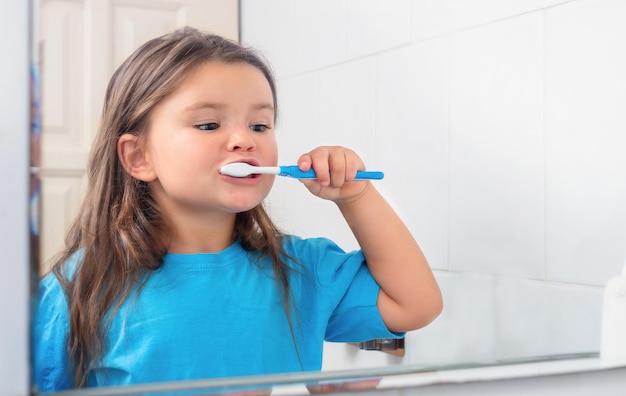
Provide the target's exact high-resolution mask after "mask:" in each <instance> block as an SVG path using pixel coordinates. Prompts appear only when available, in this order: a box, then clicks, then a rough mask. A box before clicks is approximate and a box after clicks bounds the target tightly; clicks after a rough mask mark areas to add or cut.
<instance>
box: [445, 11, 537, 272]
mask: <svg viewBox="0 0 626 396" xmlns="http://www.w3.org/2000/svg"><path fill="white" fill-rule="evenodd" d="M542 37H543V15H542V14H540V13H534V14H528V15H524V16H522V17H519V18H513V19H508V20H504V21H501V22H498V23H493V24H489V25H485V26H481V27H479V28H476V29H471V30H467V31H463V32H461V33H459V34H456V35H454V36H453V37H452V38H451V45H450V47H451V48H450V104H449V105H450V176H449V183H450V233H449V241H450V269H452V270H464V271H477V272H485V273H493V274H501V275H509V276H520V277H524V278H533V279H542V278H543V276H544V246H543V240H544V235H543V214H544V209H543V185H544V181H543V128H542V127H543V89H542V88H543V73H542V66H543V40H542Z"/></svg>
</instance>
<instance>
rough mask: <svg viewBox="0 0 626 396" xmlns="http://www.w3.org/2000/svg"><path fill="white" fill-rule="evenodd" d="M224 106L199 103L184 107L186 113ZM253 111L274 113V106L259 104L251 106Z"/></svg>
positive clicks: (222, 106) (222, 105)
mask: <svg viewBox="0 0 626 396" xmlns="http://www.w3.org/2000/svg"><path fill="white" fill-rule="evenodd" d="M224 107H226V105H224V104H221V103H209V102H200V103H194V104H192V105H190V106H187V107H185V110H186V111H194V110H202V109H217V110H219V109H223V108H224ZM252 109H253V110H271V111H272V112H274V105H273V104H271V103H259V104H256V105H254V106H252Z"/></svg>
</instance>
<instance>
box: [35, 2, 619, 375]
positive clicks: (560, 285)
mask: <svg viewBox="0 0 626 396" xmlns="http://www.w3.org/2000/svg"><path fill="white" fill-rule="evenodd" d="M95 3H98V4H95ZM148 3H151V2H150V1H143V2H141V5H128V4H126V3H124V5H121V3H116V2H94V4H91V3H90V4H89V5H87V4H86V3H82V2H75V1H61V0H57V1H43V0H42V1H41V7H42V12H41V17H42V45H43V48H44V49H43V56H42V62H43V67H42V71H43V76H42V81H43V92H42V93H43V111H42V115H43V124H42V128H43V139H44V142H43V144H44V147H43V161H44V163H43V166H44V174H43V175H44V178H43V188H44V198H43V199H44V202H43V216H44V217H43V218H44V220H43V221H44V223H43V233H44V235H43V238H44V241H43V243H44V252H43V255H44V257H45V256H48V255H49V254H50V252H51V251H54V250H56V249H57V247H58V246H57V245H56V244H57V242H59V241H60V240H61V239H62V237H61V235H62V233H63V231H62V230H63V229H64V227H65V226H66V224H67V223H68V222H69V219H70V218H71V213H70V209H71V208H73V207H74V206H75V205H76V202H77V200H78V197H79V195H80V179H81V177H82V174H83V166H84V160H85V158H86V153H87V151H88V147H89V141H90V138H91V136H92V133H93V132H94V131H95V129H96V126H97V119H98V115H99V111H100V107H101V102H100V101H101V98H102V97H103V93H104V85H100V81H101V80H99V79H97V78H96V77H98V78H100V79H101V78H103V77H105V80H106V79H108V76H109V75H110V73H111V72H112V70H113V67H114V65H116V64H117V63H118V62H119V61H120V60H121V59H122V58H123V57H124V55H125V54H127V53H128V52H130V50H131V49H132V48H131V47H132V45H134V44H139V43H141V42H143V41H144V39H146V38H148V37H150V36H154V35H156V34H159V33H160V31H156V30H155V31H145V32H144V31H142V32H140V31H138V30H136V27H137V26H138V25H139V24H138V23H136V21H139V20H141V18H148V17H149V18H154V20H156V21H159V22H160V23H151V24H146V26H159V27H165V28H166V30H167V28H170V27H173V26H175V25H177V24H179V22H180V21H181V20H184V17H185V15H186V16H187V17H191V15H193V13H184V12H182V11H181V8H180V7H183V8H184V6H181V5H180V4H181V2H176V3H175V4H174V2H173V1H172V2H171V3H170V2H163V1H158V2H157V1H155V2H154V3H155V4H156V6H155V7H156V8H155V9H153V10H151V11H150V12H146V7H147V6H146V4H148ZM183 3H184V4H193V3H194V2H193V1H187V2H183ZM129 4H130V3H129ZM85 7H93V9H90V12H91V13H93V14H94V15H102V16H106V18H109V19H107V20H108V21H110V23H109V24H108V25H106V26H104V25H100V24H103V21H101V20H100V18H97V19H94V20H89V21H87V22H88V24H85V21H82V20H81V18H82V16H83V15H85ZM96 7H102V8H101V9H100V8H98V9H95V8H96ZM239 14H240V16H239V17H238V18H237V16H236V15H233V18H235V19H233V20H234V21H237V20H238V21H239V22H240V25H239V27H238V29H237V32H240V34H241V40H242V41H243V42H244V43H245V44H249V45H251V46H253V47H256V48H258V49H260V50H261V51H263V53H264V54H265V55H266V56H267V58H268V59H269V61H270V63H271V64H272V65H273V67H274V70H275V72H276V75H277V78H278V92H279V102H280V105H281V114H280V125H279V137H278V139H279V147H280V154H279V156H280V158H281V161H282V162H283V163H291V162H293V161H295V160H296V158H297V157H298V156H299V154H301V153H303V152H305V151H308V150H309V149H310V148H312V147H314V146H317V145H320V144H341V145H345V146H348V147H351V148H354V149H356V150H357V151H358V152H359V153H360V154H361V155H362V156H363V158H364V160H365V162H366V164H367V165H368V168H371V169H380V170H382V171H384V172H385V174H386V176H385V179H384V180H383V181H381V182H379V183H378V184H377V186H378V188H379V189H380V190H381V191H382V192H383V193H384V194H385V196H386V197H387V198H388V199H389V200H390V201H391V203H392V204H393V205H394V207H395V208H396V209H397V211H398V212H399V213H400V214H401V215H402V216H403V218H404V219H405V221H406V223H407V225H408V226H409V228H410V229H411V231H412V232H413V233H414V235H415V236H416V238H417V240H418V242H419V243H420V244H421V246H422V248H423V250H424V252H425V254H426V255H427V257H428V259H429V262H430V264H431V266H432V268H433V269H434V270H435V272H436V276H437V279H438V281H439V283H440V286H441V288H442V292H443V295H444V302H445V307H444V312H443V313H442V315H441V316H440V317H439V318H438V319H437V320H436V321H435V322H434V323H432V324H431V325H429V326H428V327H426V328H424V329H422V330H418V331H415V332H411V333H409V334H408V335H407V337H406V340H405V349H406V353H405V355H404V356H403V357H398V356H393V355H389V354H383V353H380V352H376V351H364V350H360V349H358V348H355V347H354V346H352V345H347V344H328V345H327V350H326V351H325V358H324V370H325V371H334V370H342V369H346V368H351V369H354V368H361V369H372V368H376V367H386V368H388V367H393V366H398V368H400V367H404V366H406V365H415V364H427V365H450V364H458V363H459V362H466V363H468V364H469V363H471V362H480V361H484V360H493V359H517V358H519V359H523V358H528V357H529V356H546V355H559V354H570V353H585V352H593V351H597V350H598V348H599V344H600V323H601V307H602V287H603V285H604V284H605V283H606V282H607V281H608V279H609V278H610V277H612V276H614V275H617V274H618V273H619V272H620V271H621V267H622V264H623V263H624V258H625V257H626V244H625V243H624V241H626V172H624V169H626V156H625V155H624V152H625V149H626V134H624V133H623V131H624V129H625V128H626V117H625V116H624V114H626V112H624V108H626V94H625V93H624V90H623V87H624V86H626V81H625V80H626V73H625V72H624V70H626V57H624V56H623V51H622V50H621V49H622V48H624V45H625V44H626V27H624V25H623V23H622V21H623V20H624V19H625V18H626V7H624V5H623V4H622V3H619V2H614V1H609V0H600V1H596V2H585V1H567V2H564V1H555V0H545V1H540V2H525V1H521V0H520V1H508V2H491V1H473V2H454V3H449V2H407V1H387V2H366V3H363V2H359V1H351V0H347V1H345V2H334V1H328V2H318V1H300V2H297V3H293V2H288V1H275V2H256V1H245V0H244V1H241V3H240V4H239ZM181 18H182V19H181ZM81 21H82V22H81ZM194 22H198V21H193V20H191V19H190V20H186V21H185V23H190V24H194ZM198 23H200V22H198ZM90 24H92V25H93V29H94V32H96V31H100V32H102V34H100V35H95V34H92V35H87V36H85V35H84V34H82V33H81V32H83V30H82V29H90V28H92V26H91V25H90ZM98 29H100V30H98ZM83 37H87V38H88V39H89V40H91V41H90V42H89V43H88V44H87V45H85V46H83V45H81V43H82V40H84V38H83ZM54 38H57V39H60V38H64V39H67V40H69V41H68V42H63V41H62V40H61V41H59V40H56V41H55V40H54ZM128 38H130V39H129V40H127V39H128ZM106 39H110V40H113V42H114V43H115V44H117V46H113V47H110V46H108V47H107V46H105V43H106V41H102V40H106ZM125 45H129V46H130V47H128V46H125ZM100 48H112V49H111V50H110V51H100V50H95V49H100ZM54 54H56V55H57V57H56V58H55V57H54V56H53V55H54ZM75 57H78V58H79V59H83V61H82V62H78V63H73V62H71V61H70V60H71V59H74V58H75ZM65 84H66V85H65ZM92 98H95V99H93V100H94V101H93V102H92V101H91V100H92ZM269 208H270V211H271V213H272V215H273V216H274V218H275V219H276V220H277V221H278V223H279V224H280V225H281V226H282V227H283V228H284V229H285V230H288V231H289V232H290V233H294V234H300V235H302V236H317V235H323V236H327V237H329V238H331V239H334V240H335V241H336V242H338V243H339V244H340V245H342V246H343V247H344V248H345V249H348V250H349V249H352V248H355V247H356V244H355V242H354V240H353V238H352V237H351V234H350V232H349V230H347V229H346V226H345V225H344V224H343V222H342V221H341V218H340V216H339V214H338V213H337V211H336V210H335V208H334V207H333V206H332V205H330V204H328V203H326V202H322V201H320V200H316V199H314V198H313V197H310V196H309V195H308V193H307V192H306V191H305V190H304V189H303V188H301V186H299V185H297V182H295V181H293V180H288V179H281V180H277V181H276V183H275V187H274V190H273V192H272V194H271V195H270V197H269ZM373 215H375V214H373ZM52 219H54V221H53V220H52ZM46 238H49V239H47V241H48V242H46ZM46 243H48V245H45V244H46Z"/></svg>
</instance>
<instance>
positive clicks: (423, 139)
mask: <svg viewBox="0 0 626 396" xmlns="http://www.w3.org/2000/svg"><path fill="white" fill-rule="evenodd" d="M376 61H377V68H376V69H377V70H376V72H377V73H376V145H375V146H374V147H376V157H377V163H378V164H380V168H381V169H386V170H389V169H393V171H391V172H387V175H386V180H385V181H384V183H380V184H381V187H384V188H385V192H386V193H387V194H386V196H387V197H388V199H389V200H390V201H392V204H393V205H394V207H396V208H398V211H399V213H400V215H401V216H402V218H403V219H405V221H406V223H407V225H408V227H409V229H410V230H411V231H412V232H413V233H414V235H415V236H416V238H417V239H419V241H420V244H421V246H422V249H423V250H424V253H425V254H426V255H427V256H428V258H429V261H430V263H431V265H432V266H433V268H439V269H448V239H447V234H448V221H447V219H448V180H447V179H448V119H449V114H448V106H447V103H448V91H449V83H448V40H447V39H445V38H444V39H437V40H431V41H427V42H424V43H419V44H417V45H411V46H407V47H402V48H400V49H397V50H393V51H389V52H386V53H384V54H381V55H379V56H378V57H377V58H376Z"/></svg>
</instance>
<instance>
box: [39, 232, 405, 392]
mask: <svg viewBox="0 0 626 396" xmlns="http://www.w3.org/2000/svg"><path fill="white" fill-rule="evenodd" d="M283 247H284V249H285V250H286V252H287V253H288V254H289V255H290V256H291V257H293V258H294V259H295V260H297V262H298V263H300V265H301V267H298V266H293V267H294V268H295V270H294V271H292V272H291V275H290V282H291V283H290V287H291V291H292V299H293V300H292V301H293V307H294V308H293V314H292V315H291V317H292V318H291V321H292V328H293V337H292V332H291V330H290V326H289V321H288V320H287V316H286V314H285V310H284V308H283V303H282V300H281V298H280V291H279V288H278V287H277V285H276V282H275V281H274V279H273V278H272V271H271V262H270V260H269V259H262V260H260V261H259V260H257V258H258V254H256V253H251V252H247V251H245V250H244V249H243V248H242V246H241V245H240V244H239V243H235V244H233V245H231V246H230V247H228V248H226V249H224V250H223V251H221V252H219V253H206V254H167V255H166V256H165V257H164V262H163V266H162V267H161V268H160V269H158V270H156V271H154V272H153V273H152V274H151V275H150V277H149V278H148V280H147V282H146V284H145V286H144V287H143V288H142V289H141V291H140V292H139V293H134V294H133V295H131V296H130V297H129V298H128V299H127V300H126V301H125V302H124V304H123V305H122V307H121V308H120V310H119V311H118V313H117V314H116V315H115V316H114V318H113V320H112V324H111V328H110V331H109V333H108V335H107V337H106V340H105V350H104V356H103V359H102V362H101V363H98V365H97V366H94V367H92V368H91V369H90V373H89V384H88V385H89V386H105V385H107V386H108V385H128V384H138V383H149V382H159V381H179V380H190V379H203V378H219V377H233V376H243V375H260V374H274V373H288V372H295V371H316V370H320V369H321V364H322V349H323V341H324V340H327V341H337V342H359V341H365V340H370V339H375V338H396V337H400V336H402V335H403V334H398V333H391V332H390V331H389V330H388V329H387V328H386V327H385V325H384V323H383V321H382V318H381V317H380V314H379V312H378V309H377V307H376V300H377V298H378V292H379V286H378V284H377V283H376V281H375V280H374V279H373V277H372V276H371V274H370V273H369V271H368V269H367V266H366V265H365V260H364V257H363V254H362V253H361V252H360V251H354V252H350V253H346V252H344V251H343V250H342V249H341V248H339V247H338V246H337V245H336V244H334V243H333V242H331V241H329V240H328V239H324V238H317V239H301V238H298V237H293V236H290V237H286V238H285V240H284V242H283ZM68 320H69V312H68V306H67V300H66V298H65V295H64V293H63V291H62V289H61V287H60V285H59V282H58V280H57V279H56V277H55V276H54V275H52V274H51V275H48V276H46V277H45V278H44V279H43V280H42V282H41V286H40V295H39V306H38V310H37V313H36V316H35V321H34V322H35V323H34V346H33V347H34V355H35V361H34V377H35V382H36V385H37V386H38V387H39V390H41V391H49V390H58V389H67V388H71V387H72V373H71V372H69V371H68V364H67V362H68V355H67V336H68V333H69V328H68Z"/></svg>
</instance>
